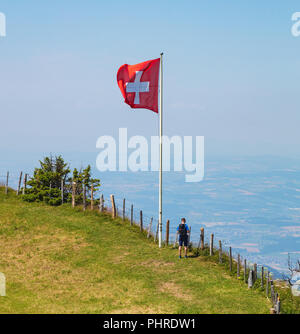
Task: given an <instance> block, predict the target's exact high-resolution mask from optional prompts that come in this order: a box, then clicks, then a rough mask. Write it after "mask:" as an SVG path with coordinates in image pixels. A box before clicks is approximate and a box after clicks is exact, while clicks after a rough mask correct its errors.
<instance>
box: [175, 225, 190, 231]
mask: <svg viewBox="0 0 300 334" xmlns="http://www.w3.org/2000/svg"><path fill="white" fill-rule="evenodd" d="M180 225H181V224H180ZM184 227H185V230H186V232H190V229H189V227H188V225H187V224H184ZM177 232H179V225H178V227H177Z"/></svg>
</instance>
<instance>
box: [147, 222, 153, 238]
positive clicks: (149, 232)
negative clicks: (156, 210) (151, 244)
mask: <svg viewBox="0 0 300 334" xmlns="http://www.w3.org/2000/svg"><path fill="white" fill-rule="evenodd" d="M152 222H153V218H151V219H150V224H149V228H148V235H147V238H148V239H149V238H150V236H151V231H152Z"/></svg>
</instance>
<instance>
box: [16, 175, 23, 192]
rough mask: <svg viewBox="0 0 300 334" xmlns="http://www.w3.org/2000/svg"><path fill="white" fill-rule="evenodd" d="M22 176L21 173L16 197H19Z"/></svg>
mask: <svg viewBox="0 0 300 334" xmlns="http://www.w3.org/2000/svg"><path fill="white" fill-rule="evenodd" d="M22 175H23V172H21V173H20V177H19V183H18V189H17V196H18V195H19V192H20V188H21V181H22Z"/></svg>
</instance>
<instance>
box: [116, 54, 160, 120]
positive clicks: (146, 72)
mask: <svg viewBox="0 0 300 334" xmlns="http://www.w3.org/2000/svg"><path fill="white" fill-rule="evenodd" d="M159 64H160V58H157V59H153V60H148V61H145V62H143V63H139V64H136V65H128V64H124V65H122V66H121V67H120V68H119V70H118V74H117V81H118V85H119V88H120V90H121V93H122V95H123V97H124V99H125V100H124V102H125V103H127V104H129V105H130V107H131V108H145V109H150V110H153V111H154V112H156V113H158V79H159Z"/></svg>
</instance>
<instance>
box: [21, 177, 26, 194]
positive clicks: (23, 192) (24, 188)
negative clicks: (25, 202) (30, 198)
mask: <svg viewBox="0 0 300 334" xmlns="http://www.w3.org/2000/svg"><path fill="white" fill-rule="evenodd" d="M23 182H24V183H23V190H22V195H25V190H26V186H27V174H26V173H25V174H24V181H23Z"/></svg>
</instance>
